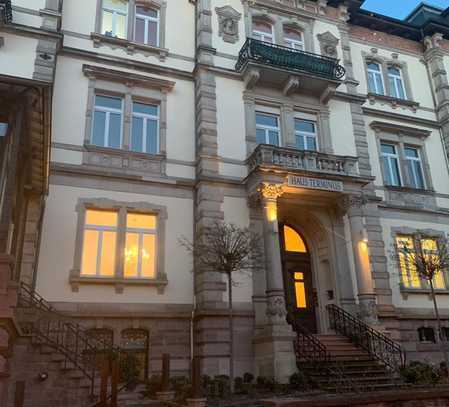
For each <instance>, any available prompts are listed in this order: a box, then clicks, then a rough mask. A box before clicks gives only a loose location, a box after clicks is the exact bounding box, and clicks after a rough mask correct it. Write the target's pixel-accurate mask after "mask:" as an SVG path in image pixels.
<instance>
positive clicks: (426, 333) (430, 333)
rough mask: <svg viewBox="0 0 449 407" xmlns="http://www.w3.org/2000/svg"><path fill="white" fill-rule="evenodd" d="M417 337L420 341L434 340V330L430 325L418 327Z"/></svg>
mask: <svg viewBox="0 0 449 407" xmlns="http://www.w3.org/2000/svg"><path fill="white" fill-rule="evenodd" d="M418 337H419V341H420V342H433V343H435V342H436V340H435V331H434V329H433V328H430V327H424V326H422V327H421V328H418Z"/></svg>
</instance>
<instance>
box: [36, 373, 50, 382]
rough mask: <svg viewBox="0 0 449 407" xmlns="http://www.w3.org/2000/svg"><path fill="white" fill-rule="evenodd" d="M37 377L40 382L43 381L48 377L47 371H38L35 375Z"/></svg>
mask: <svg viewBox="0 0 449 407" xmlns="http://www.w3.org/2000/svg"><path fill="white" fill-rule="evenodd" d="M37 378H38V380H39V381H40V382H45V380H47V379H48V373H47V372H40V373H39V374H38V375H37Z"/></svg>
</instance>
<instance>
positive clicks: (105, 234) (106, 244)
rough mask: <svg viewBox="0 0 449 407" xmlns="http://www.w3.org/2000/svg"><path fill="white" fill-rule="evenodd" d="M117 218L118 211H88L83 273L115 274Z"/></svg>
mask: <svg viewBox="0 0 449 407" xmlns="http://www.w3.org/2000/svg"><path fill="white" fill-rule="evenodd" d="M117 219H118V214H117V212H111V211H100V210H93V209H88V210H87V211H86V219H85V225H84V239H83V258H82V265H81V274H82V275H86V276H99V277H111V276H113V275H114V274H115V251H116V250H115V248H116V242H117Z"/></svg>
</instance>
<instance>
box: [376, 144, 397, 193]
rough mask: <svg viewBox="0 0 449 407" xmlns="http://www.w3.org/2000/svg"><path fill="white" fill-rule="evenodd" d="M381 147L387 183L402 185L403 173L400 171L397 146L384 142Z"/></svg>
mask: <svg viewBox="0 0 449 407" xmlns="http://www.w3.org/2000/svg"><path fill="white" fill-rule="evenodd" d="M380 147H381V156H382V165H383V169H384V177H385V183H386V184H387V185H391V186H401V185H402V183H401V173H400V171H399V158H398V154H397V151H396V146H394V145H392V144H385V143H382V144H381V145H380Z"/></svg>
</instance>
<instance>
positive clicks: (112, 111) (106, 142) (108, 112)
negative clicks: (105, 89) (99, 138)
mask: <svg viewBox="0 0 449 407" xmlns="http://www.w3.org/2000/svg"><path fill="white" fill-rule="evenodd" d="M97 96H100V97H105V98H111V99H120V101H121V105H122V107H121V109H114V108H112V107H105V106H97V105H96V98H97ZM123 103H124V101H123V98H122V97H119V96H111V95H105V94H102V93H96V94H95V96H94V112H93V118H92V130H91V140H92V141H93V137H94V124H95V112H103V113H106V119H105V125H104V135H103V146H100V147H104V148H115V147H110V146H109V123H110V116H111V114H117V113H118V114H120V145H119V147H118V148H119V149H122V148H123Z"/></svg>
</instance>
